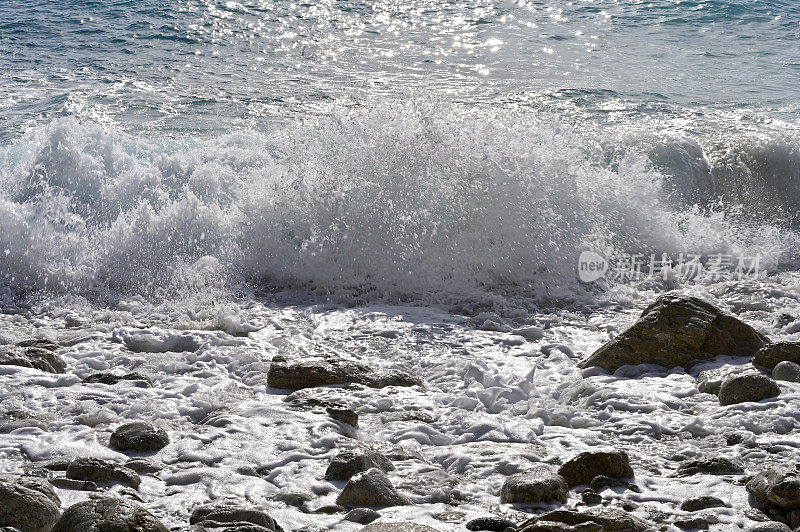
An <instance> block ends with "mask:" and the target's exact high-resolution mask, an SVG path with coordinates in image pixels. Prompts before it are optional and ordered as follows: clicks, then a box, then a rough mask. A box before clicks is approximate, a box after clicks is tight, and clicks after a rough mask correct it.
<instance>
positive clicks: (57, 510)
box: [0, 477, 61, 532]
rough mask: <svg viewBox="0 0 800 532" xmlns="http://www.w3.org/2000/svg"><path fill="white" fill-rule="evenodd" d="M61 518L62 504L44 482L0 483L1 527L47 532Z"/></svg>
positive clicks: (21, 480)
mask: <svg viewBox="0 0 800 532" xmlns="http://www.w3.org/2000/svg"><path fill="white" fill-rule="evenodd" d="M60 514H61V501H60V500H59V498H58V496H57V495H56V494H55V491H53V487H52V486H51V485H50V484H49V483H48V482H47V481H46V480H44V479H40V478H32V477H20V478H17V479H13V480H12V479H0V526H7V527H15V528H18V529H19V530H21V531H24V532H48V531H49V530H50V529H51V528H52V527H53V525H54V524H55V523H56V521H58V517H59V515H60Z"/></svg>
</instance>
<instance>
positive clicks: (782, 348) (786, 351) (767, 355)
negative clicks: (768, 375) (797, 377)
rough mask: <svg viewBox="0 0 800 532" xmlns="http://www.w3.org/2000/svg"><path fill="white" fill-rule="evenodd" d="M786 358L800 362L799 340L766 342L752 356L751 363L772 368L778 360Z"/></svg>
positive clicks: (781, 360) (796, 362)
mask: <svg viewBox="0 0 800 532" xmlns="http://www.w3.org/2000/svg"><path fill="white" fill-rule="evenodd" d="M785 360H788V361H789V362H794V363H795V364H800V342H775V343H774V344H767V345H765V346H763V347H762V348H761V349H759V350H758V352H757V353H756V354H755V356H754V357H753V364H757V365H759V366H764V367H765V368H769V369H773V368H774V367H775V366H776V365H778V363H779V362H783V361H785Z"/></svg>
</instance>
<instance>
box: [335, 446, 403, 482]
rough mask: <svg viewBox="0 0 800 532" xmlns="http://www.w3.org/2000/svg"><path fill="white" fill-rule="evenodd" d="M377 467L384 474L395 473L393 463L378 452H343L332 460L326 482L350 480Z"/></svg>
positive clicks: (356, 450) (354, 450) (362, 450)
mask: <svg viewBox="0 0 800 532" xmlns="http://www.w3.org/2000/svg"><path fill="white" fill-rule="evenodd" d="M373 467H376V468H378V469H380V470H381V471H383V472H388V471H394V465H392V462H391V461H390V460H389V459H388V458H386V457H385V456H383V455H382V454H381V453H379V452H377V451H371V450H369V449H353V450H347V451H342V452H340V453H339V454H337V455H336V456H335V457H334V458H333V460H331V463H330V465H329V466H328V469H327V470H326V471H325V479H326V480H350V478H351V477H352V476H353V475H356V474H358V473H361V472H362V471H367V470H369V469H372V468H373Z"/></svg>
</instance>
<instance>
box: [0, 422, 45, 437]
mask: <svg viewBox="0 0 800 532" xmlns="http://www.w3.org/2000/svg"><path fill="white" fill-rule="evenodd" d="M29 428H35V429H39V430H47V425H45V424H44V423H43V422H41V421H39V420H37V419H12V420H9V421H0V434H9V433H11V432H14V431H15V430H18V429H29Z"/></svg>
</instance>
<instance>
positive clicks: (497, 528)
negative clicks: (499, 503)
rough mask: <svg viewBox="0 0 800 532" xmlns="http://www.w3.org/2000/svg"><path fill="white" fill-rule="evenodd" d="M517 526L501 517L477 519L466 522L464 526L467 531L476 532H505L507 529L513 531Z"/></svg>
mask: <svg viewBox="0 0 800 532" xmlns="http://www.w3.org/2000/svg"><path fill="white" fill-rule="evenodd" d="M516 527H517V524H516V523H514V522H513V521H509V520H508V519H503V518H502V517H493V516H492V517H478V518H477V519H473V520H472V521H470V522H468V523H467V525H466V528H467V530H470V531H478V530H484V531H487V532H505V530H506V529H507V528H512V529H515V528H516Z"/></svg>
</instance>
